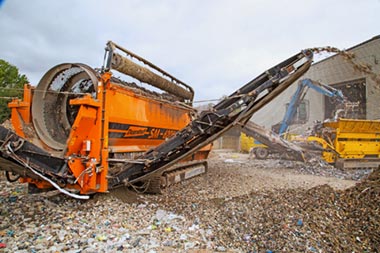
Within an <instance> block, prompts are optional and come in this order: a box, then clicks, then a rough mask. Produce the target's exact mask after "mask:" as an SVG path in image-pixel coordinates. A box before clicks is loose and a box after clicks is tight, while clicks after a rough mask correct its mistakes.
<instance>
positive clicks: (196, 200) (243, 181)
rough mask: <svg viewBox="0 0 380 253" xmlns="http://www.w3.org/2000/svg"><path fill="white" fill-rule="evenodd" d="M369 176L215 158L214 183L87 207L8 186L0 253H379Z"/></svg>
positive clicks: (207, 180) (379, 186)
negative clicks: (30, 193)
mask: <svg viewBox="0 0 380 253" xmlns="http://www.w3.org/2000/svg"><path fill="white" fill-rule="evenodd" d="M370 173H371V171H370V170H360V171H358V170H355V171H346V172H345V171H341V170H337V169H334V168H330V167H321V166H310V165H305V164H302V163H297V162H291V161H280V160H265V161H260V160H249V159H248V156H247V155H242V154H237V153H216V152H214V153H213V156H212V158H211V159H210V162H209V171H208V173H207V174H206V175H203V176H200V177H197V178H194V179H192V180H189V181H187V182H183V183H180V184H178V185H175V186H173V187H170V188H169V189H167V190H166V191H165V192H164V194H162V195H145V194H137V193H134V192H131V191H128V190H126V189H117V190H115V191H113V192H111V193H110V194H96V195H95V196H94V197H93V198H92V199H90V200H87V201H80V200H75V199H71V198H69V197H66V196H64V195H61V194H54V193H48V194H41V195H29V194H27V193H26V186H25V185H20V184H17V183H13V184H10V183H8V182H6V181H5V180H4V178H2V179H1V180H0V187H1V188H0V202H1V209H0V211H1V213H0V214H1V220H0V241H1V242H0V252H268V253H269V252H378V249H379V248H380V235H379V231H380V212H379V207H380V183H379V178H380V176H379V171H378V170H377V171H375V172H373V173H372V174H370ZM369 174H370V176H369V177H368V175H369Z"/></svg>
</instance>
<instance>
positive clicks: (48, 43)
mask: <svg viewBox="0 0 380 253" xmlns="http://www.w3.org/2000/svg"><path fill="white" fill-rule="evenodd" d="M1 2H2V4H1ZM0 5H1V6H0V31H1V37H0V48H1V49H0V58H1V59H4V60H6V61H8V62H10V63H11V64H13V65H16V66H17V67H18V68H19V69H20V72H21V73H23V74H26V75H27V76H28V78H29V80H30V81H31V83H32V84H35V85H36V84H38V82H39V80H40V79H41V77H42V76H43V74H44V73H45V72H46V71H47V70H48V69H50V68H51V67H53V66H55V65H57V64H60V63H63V62H81V63H85V64H88V65H90V66H92V67H100V66H101V65H102V62H103V54H104V47H105V44H106V42H107V41H108V40H112V41H114V42H116V43H118V44H120V45H122V46H124V47H125V48H127V49H129V50H131V51H133V52H135V53H136V54H138V55H140V56H142V57H144V58H146V59H148V60H149V61H151V62H153V63H154V64H156V65H157V66H159V67H161V68H162V69H164V70H166V71H167V72H169V73H171V74H172V75H174V76H176V77H177V78H179V79H181V80H182V81H184V82H185V83H188V84H189V85H191V86H192V87H193V88H194V90H195V93H196V100H205V99H215V98H220V97H221V96H223V95H228V94H230V93H232V92H233V91H235V90H236V89H237V88H239V87H240V86H242V85H243V84H245V83H246V82H247V81H249V80H251V79H252V78H254V77H256V76H257V75H259V74H261V73H262V72H263V71H265V70H266V69H268V68H270V67H271V66H272V65H275V64H277V63H279V62H281V61H282V60H284V59H286V58H288V57H290V56H291V55H293V54H295V53H298V52H299V51H300V50H302V49H305V48H309V47H317V46H328V45H329V46H335V47H339V48H341V49H344V48H350V47H352V46H354V45H356V44H358V43H360V42H363V41H365V40H368V39H370V38H372V37H374V36H376V35H379V34H380V29H379V27H380V16H379V13H380V0H360V1H359V0H336V1H330V0H309V1H308V0H294V1H286V0H281V1H275V0H251V1H248V0H247V1H244V0H230V1H227V0H215V1H212V0H210V1H209V0H183V1H179V0H159V1H158V0H156V1H153V0H152V1H150V0H144V1H140V0H124V1H122V0H112V1H105V0H104V1H100V0H98V1H95V0H81V1H74V0H65V1H46V0H34V1H27V0H26V1H25V0H5V1H2V0H0Z"/></svg>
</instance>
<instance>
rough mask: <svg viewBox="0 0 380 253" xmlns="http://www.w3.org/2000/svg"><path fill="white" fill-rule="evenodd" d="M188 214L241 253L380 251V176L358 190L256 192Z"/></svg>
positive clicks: (216, 240)
mask: <svg viewBox="0 0 380 253" xmlns="http://www.w3.org/2000/svg"><path fill="white" fill-rule="evenodd" d="M194 205H195V206H196V208H186V207H184V209H183V211H184V212H186V213H187V215H189V216H191V217H193V218H194V219H200V222H201V224H203V225H204V226H205V227H206V228H207V229H209V230H210V231H212V232H213V237H214V243H215V244H216V245H223V246H224V247H225V248H234V249H239V250H241V251H242V252H269V251H275V252H279V251H281V252H375V251H376V250H377V249H379V247H380V234H379V228H380V212H379V208H380V172H379V170H377V171H375V172H373V173H372V174H371V175H370V177H368V178H367V179H366V180H364V181H363V182H362V183H358V184H357V185H356V186H355V187H353V188H349V189H347V190H344V191H337V190H334V189H333V188H331V187H330V186H328V185H321V186H317V187H314V188H312V189H308V190H305V189H299V188H298V189H287V190H281V191H279V190H277V191H276V190H273V191H257V192H251V193H250V194H247V195H242V196H238V197H234V198H214V199H211V200H208V201H207V202H201V203H196V204H193V206H194Z"/></svg>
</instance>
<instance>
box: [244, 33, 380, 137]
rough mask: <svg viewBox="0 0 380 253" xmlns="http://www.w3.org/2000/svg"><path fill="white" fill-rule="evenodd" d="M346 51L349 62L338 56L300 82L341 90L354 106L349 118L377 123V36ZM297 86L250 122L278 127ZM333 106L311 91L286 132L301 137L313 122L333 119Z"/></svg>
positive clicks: (379, 63) (379, 42) (379, 95)
mask: <svg viewBox="0 0 380 253" xmlns="http://www.w3.org/2000/svg"><path fill="white" fill-rule="evenodd" d="M346 51H347V52H348V53H350V55H352V56H353V58H352V59H347V57H345V56H344V55H341V54H336V55H333V56H331V57H328V58H326V59H324V60H322V61H319V62H317V63H315V64H313V65H312V66H311V68H310V69H309V71H308V72H307V73H306V74H305V75H304V76H303V77H302V78H310V79H312V80H315V81H318V82H321V83H324V84H327V85H330V86H332V87H334V88H337V89H340V90H342V92H343V94H344V95H345V96H346V97H347V98H348V100H349V101H351V102H356V103H357V106H356V107H355V108H352V110H353V111H352V113H351V114H350V116H351V118H357V119H380V110H379V99H380V77H379V73H380V36H376V37H373V38H371V39H369V40H367V41H364V42H362V43H360V44H358V45H355V46H353V47H351V48H349V49H347V50H346ZM302 78H301V79H302ZM297 85H298V82H295V83H294V84H292V85H291V86H290V87H289V88H288V89H287V90H286V91H285V92H283V93H282V94H281V95H280V96H278V97H277V98H276V99H274V100H272V101H271V102H270V103H268V104H267V105H266V106H265V107H263V108H262V109H261V110H260V111H259V112H257V113H256V114H255V115H254V116H253V118H252V120H253V121H254V122H255V123H257V124H259V125H262V126H265V128H268V129H270V128H271V127H272V126H273V125H276V124H278V123H279V122H280V121H281V120H282V118H283V116H284V114H285V110H286V108H287V104H288V103H289V101H290V99H291V97H292V95H293V93H294V92H295V90H296V88H297ZM336 106H337V105H336V104H335V102H334V101H333V100H332V99H331V98H329V97H326V96H323V95H322V94H319V93H317V92H316V91H314V90H311V89H310V90H309V91H308V93H307V94H306V96H305V98H304V100H303V101H302V103H301V104H300V106H299V108H298V110H297V114H296V116H295V119H294V121H293V124H292V125H291V126H290V130H289V132H292V133H302V132H304V131H305V130H306V129H307V128H309V127H311V126H312V125H313V122H315V121H316V120H319V121H324V120H328V119H331V118H333V117H334V116H335V115H334V111H335V109H336Z"/></svg>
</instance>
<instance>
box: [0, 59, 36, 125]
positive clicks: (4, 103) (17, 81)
mask: <svg viewBox="0 0 380 253" xmlns="http://www.w3.org/2000/svg"><path fill="white" fill-rule="evenodd" d="M28 82H29V80H28V78H27V77H26V75H22V74H20V73H19V70H18V68H17V67H16V66H14V65H12V64H10V63H9V62H7V61H5V60H2V59H0V123H3V122H4V121H5V120H7V119H9V118H10V113H11V111H10V109H9V108H8V103H9V102H11V101H12V98H16V97H18V98H21V97H22V94H23V88H24V84H26V83H28Z"/></svg>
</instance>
